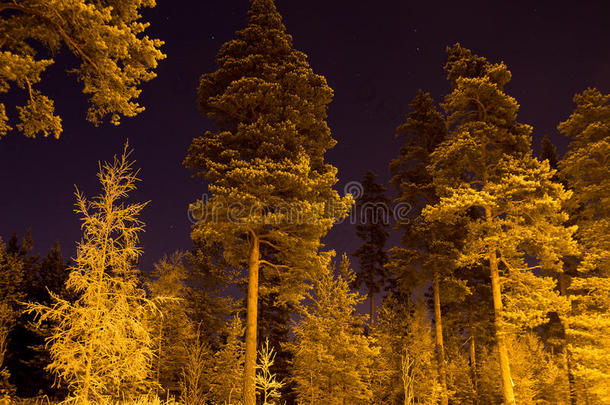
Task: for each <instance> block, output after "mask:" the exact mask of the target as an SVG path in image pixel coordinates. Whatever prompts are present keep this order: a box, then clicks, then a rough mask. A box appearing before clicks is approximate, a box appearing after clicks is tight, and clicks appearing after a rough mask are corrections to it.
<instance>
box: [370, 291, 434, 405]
mask: <svg viewBox="0 0 610 405" xmlns="http://www.w3.org/2000/svg"><path fill="white" fill-rule="evenodd" d="M372 336H373V338H374V339H375V340H374V346H375V347H376V348H378V350H379V355H378V356H376V357H375V360H374V367H373V371H372V374H373V376H374V378H373V393H374V402H373V403H376V404H377V403H379V404H411V403H421V404H436V403H438V401H439V400H440V397H441V390H442V387H441V385H440V383H439V382H438V381H439V380H438V367H437V362H436V359H435V353H434V343H433V340H432V328H431V325H430V319H429V315H428V313H427V311H426V308H425V305H424V303H423V302H421V301H420V302H419V303H418V304H417V305H416V304H414V303H413V302H412V301H411V299H410V298H406V299H398V298H397V297H393V296H389V297H387V298H386V299H385V300H384V303H383V305H382V307H381V308H380V310H379V321H378V323H377V324H376V325H375V327H374V328H373V332H372ZM405 382H408V384H405ZM412 401H415V402H412Z"/></svg>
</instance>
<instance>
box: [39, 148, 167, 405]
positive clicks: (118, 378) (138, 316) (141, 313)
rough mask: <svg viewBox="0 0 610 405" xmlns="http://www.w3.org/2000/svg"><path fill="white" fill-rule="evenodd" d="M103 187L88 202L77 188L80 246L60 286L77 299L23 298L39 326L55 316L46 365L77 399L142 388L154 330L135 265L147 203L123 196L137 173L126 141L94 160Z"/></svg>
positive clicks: (96, 400) (95, 398)
mask: <svg viewBox="0 0 610 405" xmlns="http://www.w3.org/2000/svg"><path fill="white" fill-rule="evenodd" d="M98 179H99V181H100V183H101V185H102V193H101V194H100V195H99V196H98V197H95V198H93V199H91V200H87V199H86V198H85V197H84V196H83V195H82V194H81V193H80V192H79V191H78V190H77V191H76V200H77V201H76V209H75V211H76V212H77V213H79V214H80V215H81V216H82V222H83V224H82V228H83V232H84V235H83V239H82V240H81V242H80V243H79V244H78V247H77V255H76V258H75V261H74V264H73V265H72V266H71V267H70V270H71V271H70V274H69V277H68V280H67V282H66V288H67V289H68V290H69V291H71V292H73V293H74V294H76V295H77V296H78V298H77V299H76V300H75V301H74V302H70V301H68V300H65V299H63V298H61V297H60V296H58V295H57V294H54V293H51V297H52V300H53V303H52V304H51V305H50V306H46V305H42V304H35V303H32V304H28V309H27V312H28V313H35V314H36V315H37V322H38V324H41V323H42V322H45V321H47V320H49V321H51V322H56V324H55V325H56V326H55V327H54V328H53V334H52V335H51V336H50V337H49V339H48V343H49V345H50V351H51V357H52V359H53V362H52V363H51V364H50V365H49V367H48V369H49V370H50V371H52V372H53V373H54V374H55V375H56V376H57V377H58V378H59V379H60V380H61V381H63V382H64V383H65V384H66V385H67V387H68V388H69V389H70V390H71V391H72V399H73V400H75V401H76V402H78V403H83V404H89V403H99V402H102V401H103V400H104V398H119V397H129V396H132V395H134V394H136V393H138V392H141V390H143V389H146V388H148V387H147V386H146V385H147V383H146V382H147V380H149V377H150V373H151V362H152V356H153V353H152V350H151V347H152V336H151V335H150V333H149V329H148V328H147V323H146V320H147V318H148V316H149V313H150V310H152V309H155V306H154V304H152V302H151V301H149V300H147V299H146V298H145V292H144V291H143V290H142V289H140V288H139V284H140V283H139V279H138V270H136V269H135V268H134V263H136V261H137V259H138V257H139V256H140V254H141V249H140V248H139V247H138V246H137V243H138V237H139V234H140V232H141V231H142V229H143V223H142V222H141V221H140V220H139V219H138V215H139V214H140V211H141V210H142V209H143V208H144V206H145V204H142V203H135V204H125V203H124V202H122V201H121V200H123V199H125V198H126V197H128V195H129V193H130V192H131V191H133V190H134V189H135V188H136V181H137V180H138V179H137V172H134V170H133V163H132V162H130V161H129V152H128V151H127V147H126V149H125V151H124V153H123V154H122V156H121V157H115V158H114V161H113V162H112V163H105V164H103V165H101V164H100V170H99V174H98Z"/></svg>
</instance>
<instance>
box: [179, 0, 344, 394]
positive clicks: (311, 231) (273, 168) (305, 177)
mask: <svg viewBox="0 0 610 405" xmlns="http://www.w3.org/2000/svg"><path fill="white" fill-rule="evenodd" d="M217 63H218V70H216V71H215V72H213V73H209V74H204V75H203V76H202V78H201V82H200V87H199V105H200V109H201V111H202V113H203V114H204V115H205V116H207V117H209V118H211V119H212V120H213V122H214V124H215V127H216V130H215V131H208V132H206V134H205V135H204V136H202V137H200V138H197V139H195V140H194V141H193V143H192V145H191V147H190V149H189V154H188V156H187V158H186V161H185V164H186V166H187V167H188V168H189V169H191V170H192V171H193V172H195V173H196V174H197V175H198V176H200V177H202V178H204V179H206V180H207V181H208V182H209V187H208V190H209V192H210V193H211V197H210V198H209V199H208V200H207V201H206V202H200V203H199V204H197V205H196V206H195V207H194V209H195V214H196V215H198V216H199V220H198V222H197V224H196V225H195V227H194V230H193V238H194V239H195V240H200V241H205V243H208V244H209V243H214V242H217V243H221V244H222V247H223V252H224V257H225V259H226V260H227V262H228V264H229V265H230V266H232V267H235V268H243V267H246V268H247V269H248V294H247V315H246V342H245V343H246V348H245V371H244V390H243V396H244V398H243V402H244V405H254V403H255V395H256V393H255V367H256V354H257V318H258V316H257V307H258V288H259V270H261V271H263V272H272V273H276V274H279V275H280V283H279V285H277V286H275V292H277V293H278V300H279V301H280V302H285V301H296V300H299V299H301V298H302V297H303V296H304V295H303V294H304V292H305V290H306V288H307V286H306V284H305V283H304V281H306V280H308V279H312V278H315V275H316V274H319V272H320V269H321V268H323V266H321V263H323V262H324V260H323V256H324V255H322V257H321V256H320V254H319V249H320V247H321V245H320V238H321V237H323V236H324V235H325V234H326V233H327V232H328V230H329V229H330V228H331V226H332V225H333V223H334V222H335V220H336V219H337V218H342V217H344V216H345V215H346V214H347V211H348V209H349V207H350V205H351V203H352V200H351V198H340V197H339V195H338V194H337V192H336V191H334V190H333V189H332V186H333V185H334V184H335V183H336V181H337V179H336V172H337V171H336V169H335V168H334V167H333V166H331V165H328V164H325V163H324V153H325V152H326V150H327V149H329V148H330V147H332V146H333V145H334V144H335V141H334V140H333V139H332V138H331V136H330V130H329V128H328V126H327V124H326V110H327V106H328V103H330V101H331V99H332V90H331V89H330V87H328V85H327V84H326V80H325V79H324V78H323V77H322V76H319V75H316V74H315V73H314V72H313V71H312V70H311V68H310V67H309V64H308V62H307V57H306V55H305V54H303V53H302V52H299V51H296V50H295V49H293V47H292V37H291V36H290V35H288V34H287V33H286V29H285V27H284V25H283V23H282V19H281V16H280V15H279V13H278V12H277V10H276V8H275V4H274V2H273V1H272V0H252V1H251V9H250V12H249V22H248V26H247V27H246V28H245V29H243V30H241V31H238V32H237V33H236V39H234V40H232V41H229V42H227V43H225V44H224V45H223V46H222V48H221V50H220V52H219V54H218V57H217ZM261 246H265V247H266V248H268V249H265V251H264V252H262V250H261ZM326 256H327V255H326Z"/></svg>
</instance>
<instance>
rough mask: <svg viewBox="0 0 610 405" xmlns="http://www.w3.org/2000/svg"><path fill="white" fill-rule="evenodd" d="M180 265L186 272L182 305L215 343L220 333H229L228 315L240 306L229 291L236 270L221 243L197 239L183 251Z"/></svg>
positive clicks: (207, 341) (206, 340) (208, 340)
mask: <svg viewBox="0 0 610 405" xmlns="http://www.w3.org/2000/svg"><path fill="white" fill-rule="evenodd" d="M181 266H183V267H184V270H183V272H184V273H185V279H184V280H183V283H182V284H183V287H182V288H183V291H184V297H183V298H184V299H185V302H184V303H183V305H184V306H185V307H186V308H187V310H188V313H189V316H190V318H191V321H192V322H193V323H194V324H196V325H198V328H199V333H200V335H201V336H200V337H201V339H202V341H203V343H204V344H207V345H210V346H216V345H217V343H218V339H219V337H220V336H221V335H223V334H226V333H227V330H226V327H227V319H230V318H231V317H232V316H233V315H234V314H235V312H236V310H237V304H236V302H235V299H233V298H232V297H231V296H230V295H228V294H227V288H229V287H230V286H231V285H232V284H233V282H234V281H236V278H237V274H236V271H235V270H234V269H231V268H230V267H229V266H228V264H227V262H226V260H224V258H223V256H222V249H221V246H219V245H218V244H212V245H206V244H205V243H195V245H194V246H193V248H192V249H191V250H190V251H188V252H186V253H185V254H184V257H183V260H182V261H181Z"/></svg>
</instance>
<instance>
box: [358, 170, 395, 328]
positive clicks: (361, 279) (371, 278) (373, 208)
mask: <svg viewBox="0 0 610 405" xmlns="http://www.w3.org/2000/svg"><path fill="white" fill-rule="evenodd" d="M375 178H376V175H375V174H374V173H373V172H366V173H365V175H364V180H363V181H362V195H361V196H360V197H359V198H358V199H357V200H356V206H355V209H356V212H357V215H358V216H359V218H358V219H359V221H360V222H359V223H358V225H356V235H357V236H358V237H359V238H360V239H362V241H363V242H364V243H363V244H362V245H361V246H360V247H359V248H358V249H357V250H356V251H355V252H354V253H353V255H354V256H356V257H357V258H358V261H359V263H360V271H358V272H357V273H356V278H355V279H354V284H353V285H352V288H355V289H359V288H360V286H361V285H363V284H364V286H365V287H366V289H367V290H368V298H369V305H370V309H369V316H370V318H369V319H370V322H371V325H372V324H374V323H375V294H378V293H379V292H380V291H381V289H382V288H383V286H384V284H385V281H386V279H387V275H386V273H387V271H386V269H385V265H386V263H387V260H388V258H387V253H386V251H385V244H386V242H387V240H388V237H389V233H388V231H387V228H388V226H389V225H390V217H389V215H390V203H391V201H390V199H389V198H388V197H387V196H386V195H385V192H386V188H385V187H384V186H382V185H381V184H379V183H377V182H376V181H375Z"/></svg>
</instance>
